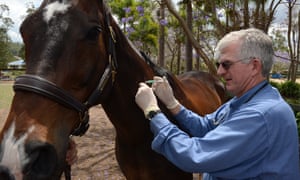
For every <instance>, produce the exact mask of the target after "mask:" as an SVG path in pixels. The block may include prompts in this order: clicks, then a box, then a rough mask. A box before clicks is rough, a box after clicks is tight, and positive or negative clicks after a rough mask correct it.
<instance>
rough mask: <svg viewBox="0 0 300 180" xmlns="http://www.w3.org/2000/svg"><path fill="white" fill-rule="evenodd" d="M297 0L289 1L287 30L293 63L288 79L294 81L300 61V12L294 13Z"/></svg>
mask: <svg viewBox="0 0 300 180" xmlns="http://www.w3.org/2000/svg"><path fill="white" fill-rule="evenodd" d="M296 2H297V1H296V0H289V1H287V3H286V4H287V7H288V32H287V39H288V47H289V54H290V58H291V63H290V67H289V71H288V80H291V81H292V82H296V75H297V69H298V63H299V51H300V48H299V45H300V42H299V41H300V39H299V35H300V23H299V22H300V12H296V13H293V10H294V9H295V5H296Z"/></svg>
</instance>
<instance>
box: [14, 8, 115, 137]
mask: <svg viewBox="0 0 300 180" xmlns="http://www.w3.org/2000/svg"><path fill="white" fill-rule="evenodd" d="M104 10H105V9H104ZM104 12H106V13H105V15H106V24H107V27H108V30H109V34H110V36H109V40H108V55H109V62H108V65H107V67H106V68H105V71H104V73H103V75H102V76H101V78H100V80H99V83H98V86H97V87H96V89H95V90H94V91H93V92H92V94H91V95H90V96H89V97H88V99H87V101H86V102H85V103H82V102H80V101H78V100H77V99H76V98H75V97H73V96H72V95H71V94H70V93H68V92H67V91H65V90H64V89H62V88H60V87H58V86H57V85H56V84H54V83H53V82H50V81H48V80H46V79H44V78H42V77H40V76H38V75H32V74H25V75H21V76H18V77H17V78H16V81H15V83H14V86H13V89H14V91H29V92H33V93H36V94H39V95H42V96H45V97H47V98H49V99H51V100H53V101H55V102H57V103H59V104H61V105H63V106H65V107H67V108H70V109H73V110H75V111H77V112H78V113H79V122H80V123H79V125H78V127H77V128H75V129H74V130H73V132H72V133H71V135H74V136H82V135H83V134H85V132H86V131H87V130H88V128H89V113H88V110H89V108H90V107H92V106H94V105H96V104H97V102H98V100H99V98H100V97H101V95H102V92H103V89H104V87H105V86H106V85H107V83H108V80H109V79H110V78H111V79H112V83H114V81H115V75H116V73H117V60H116V50H115V49H116V48H115V43H116V38H115V33H114V31H113V28H112V26H111V23H110V19H109V15H108V12H107V11H104Z"/></svg>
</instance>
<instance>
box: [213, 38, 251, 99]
mask: <svg viewBox="0 0 300 180" xmlns="http://www.w3.org/2000/svg"><path fill="white" fill-rule="evenodd" d="M239 49H240V43H237V42H235V43H232V44H230V45H229V46H227V47H225V48H224V49H222V50H221V54H220V58H219V60H218V63H217V64H219V67H218V71H217V73H218V75H219V76H221V77H222V78H223V79H224V81H225V83H226V89H227V91H228V92H230V93H232V94H233V95H235V96H237V97H240V96H241V95H243V94H244V93H245V92H247V91H248V90H249V89H250V88H252V87H253V86H254V85H255V84H254V83H255V80H253V79H254V76H253V65H252V61H250V62H249V63H246V62H243V61H247V60H249V59H251V58H250V57H243V58H239V57H238V55H239Z"/></svg>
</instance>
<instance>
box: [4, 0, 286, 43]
mask: <svg viewBox="0 0 300 180" xmlns="http://www.w3.org/2000/svg"><path fill="white" fill-rule="evenodd" d="M173 1H175V2H177V1H178V0H173ZM41 2H42V0H0V4H6V5H7V6H8V7H9V14H5V16H8V17H10V18H11V19H12V20H13V22H14V25H13V28H11V29H10V30H9V32H8V35H9V37H10V38H11V39H12V41H13V42H22V38H21V36H20V33H19V27H20V25H21V23H22V21H23V20H24V17H25V15H26V10H27V7H28V4H29V3H33V4H34V6H35V7H39V5H40V4H41ZM278 12H280V14H281V15H279V16H277V19H278V20H280V21H282V20H283V18H284V17H286V14H285V13H281V12H282V7H281V10H280V9H279V11H278Z"/></svg>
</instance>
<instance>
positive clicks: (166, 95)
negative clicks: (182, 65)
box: [152, 76, 179, 109]
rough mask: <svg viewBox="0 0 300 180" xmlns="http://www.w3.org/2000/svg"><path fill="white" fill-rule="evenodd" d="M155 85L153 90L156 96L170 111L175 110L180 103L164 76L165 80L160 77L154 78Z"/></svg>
mask: <svg viewBox="0 0 300 180" xmlns="http://www.w3.org/2000/svg"><path fill="white" fill-rule="evenodd" d="M153 79H154V83H153V84H152V89H153V91H154V93H155V94H156V96H157V97H158V98H159V99H160V100H161V101H162V102H163V103H164V104H165V105H166V106H167V108H168V109H174V108H175V107H176V106H177V105H178V104H179V103H178V101H177V99H176V98H175V97H174V94H173V90H172V88H171V86H170V84H169V82H168V80H167V78H166V77H165V76H164V77H163V78H161V77H159V76H154V78H153Z"/></svg>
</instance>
